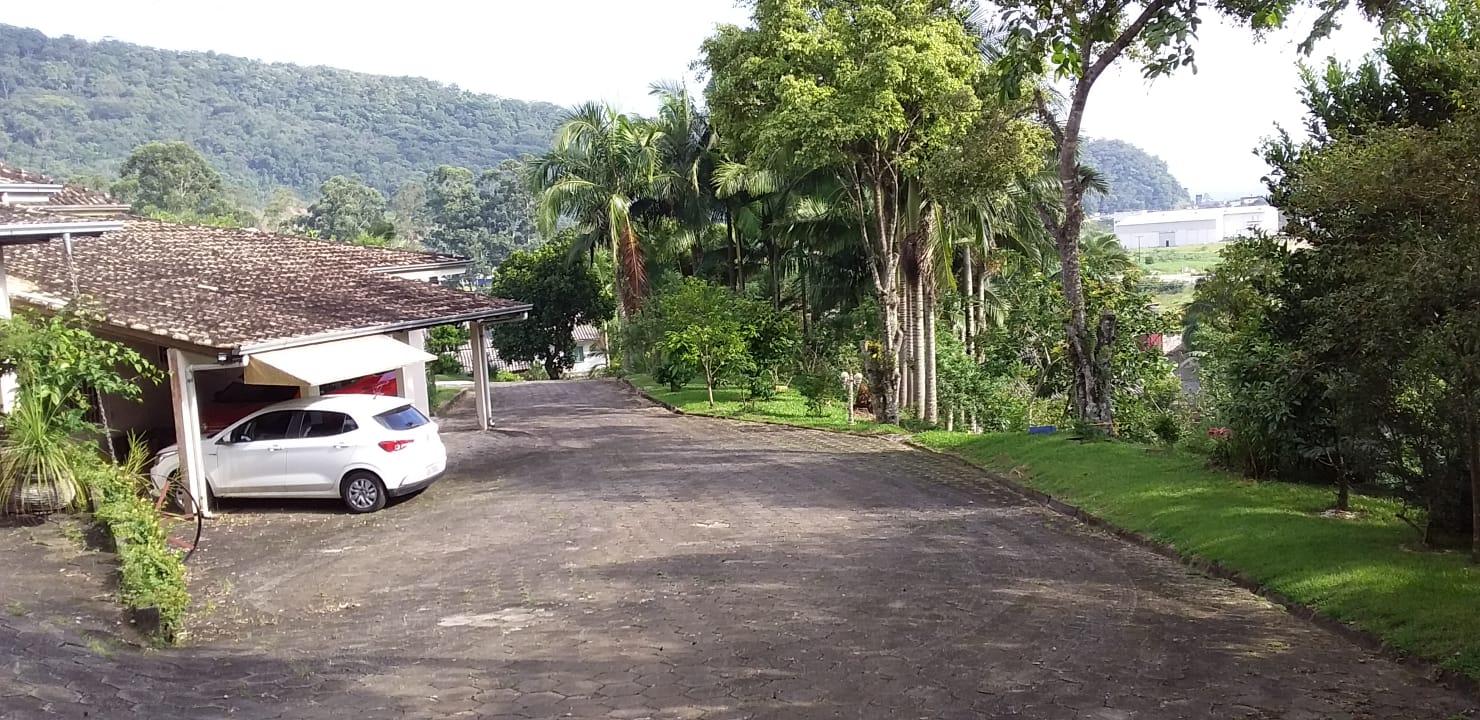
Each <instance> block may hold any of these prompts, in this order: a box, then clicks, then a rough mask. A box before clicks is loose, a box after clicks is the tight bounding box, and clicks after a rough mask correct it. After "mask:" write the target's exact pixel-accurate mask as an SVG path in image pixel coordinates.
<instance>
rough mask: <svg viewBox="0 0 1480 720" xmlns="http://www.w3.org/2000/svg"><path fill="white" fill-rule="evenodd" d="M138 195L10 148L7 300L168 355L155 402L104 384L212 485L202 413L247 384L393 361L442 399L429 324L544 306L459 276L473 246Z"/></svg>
mask: <svg viewBox="0 0 1480 720" xmlns="http://www.w3.org/2000/svg"><path fill="white" fill-rule="evenodd" d="M126 209H127V208H126V206H123V205H120V204H118V203H117V202H115V201H114V200H113V199H112V198H110V197H108V196H107V195H106V194H103V193H97V192H94V191H90V190H87V189H85V188H80V187H75V186H69V185H67V184H65V183H60V182H56V181H54V180H52V179H51V178H47V177H45V176H42V175H38V174H35V173H30V172H26V171H23V170H20V169H17V168H13V167H11V166H7V165H4V164H0V316H5V315H9V312H10V306H11V305H12V304H13V305H15V306H17V307H23V308H30V309H33V310H36V311H40V312H54V311H56V310H59V309H61V308H63V307H66V306H69V305H74V306H75V307H77V308H79V309H80V310H81V312H83V314H84V315H85V316H86V317H89V318H90V319H92V321H93V329H94V331H95V332H97V333H98V334H100V335H104V336H107V337H109V338H111V339H116V340H119V341H121V342H124V343H126V344H128V345H130V346H131V347H133V348H134V349H136V350H138V351H139V352H141V353H142V354H143V355H144V356H145V357H148V358H151V359H153V360H154V361H155V362H156V363H157V364H158V365H159V366H160V367H161V368H162V369H164V370H165V371H166V372H167V373H168V375H169V380H170V382H169V383H168V384H165V385H162V386H159V387H154V386H145V387H144V388H143V390H144V393H143V401H142V402H140V403H123V402H115V401H113V400H110V399H107V398H105V399H104V401H103V405H104V409H105V410H106V411H107V412H106V414H107V415H108V417H109V420H110V425H111V426H112V430H113V431H114V432H115V433H117V434H118V435H120V436H121V435H123V434H124V433H128V432H136V433H141V434H143V435H145V436H146V437H154V438H158V439H159V443H158V444H168V443H171V442H173V443H178V444H179V445H180V447H181V449H182V457H183V458H184V463H182V465H183V467H185V468H186V474H187V477H188V478H189V479H190V482H191V483H192V485H195V484H197V483H200V486H199V487H198V488H196V489H197V490H199V492H197V493H196V497H197V498H199V497H204V485H203V483H204V472H203V466H202V465H200V457H201V447H200V445H201V443H200V438H201V434H202V431H203V429H205V425H206V424H207V423H205V422H204V420H203V418H208V417H209V416H210V415H211V414H212V412H213V411H214V410H219V409H220V407H219V405H220V404H221V403H229V402H232V401H234V399H235V398H239V397H241V396H242V395H243V388H252V387H264V386H269V387H279V388H282V387H283V386H287V387H288V388H292V389H293V390H296V392H297V393H298V394H300V395H314V394H318V393H320V392H324V391H326V390H327V389H332V388H333V387H335V386H337V385H340V384H343V383H346V382H354V381H356V380H359V379H363V378H372V379H373V378H375V377H378V376H384V377H387V378H393V380H394V382H389V381H386V382H384V383H382V384H381V385H377V386H378V387H381V386H383V387H395V388H396V390H395V392H397V393H398V394H400V395H403V396H404V397H406V398H407V400H408V401H409V402H410V403H412V404H414V405H416V406H418V407H419V408H420V409H421V410H423V411H424V412H428V413H429V412H430V410H431V408H430V407H429V402H428V394H429V393H428V388H427V380H426V372H425V363H426V362H427V361H429V360H432V359H433V356H432V355H429V354H428V353H426V352H425V351H424V349H423V346H424V340H425V333H426V331H427V330H428V329H429V328H432V327H436V326H439V325H449V324H467V325H468V327H469V328H470V330H471V334H472V336H473V337H474V338H475V339H476V342H474V343H472V345H473V346H474V347H476V348H483V347H486V343H485V342H483V338H484V337H485V332H484V328H485V327H486V326H488V325H489V324H493V323H500V322H509V321H516V320H520V319H523V318H524V317H526V316H527V313H528V311H529V309H530V308H529V306H528V305H527V304H523V303H519V302H514V301H510V300H503V299H500V298H494V297H489V296H487V295H483V294H480V293H474V292H467V291H464V290H460V289H458V288H456V287H453V286H452V284H451V283H449V282H447V281H448V280H449V279H451V278H456V277H458V276H460V275H462V274H463V273H465V272H467V270H468V268H469V266H470V262H469V261H468V260H467V259H466V258H460V257H452V256H448V255H439V254H435V253H424V252H415V251H409V250H397V249H387V248H369V247H360V246H354V245H346V244H340V243H333V242H327V241H323V240H318V239H313V238H306V237H301V236H296V235H290V234H283V233H270V232H261V231H256V230H251V229H234V228H217V227H202V226H194V225H186V224H180V223H170V222H163V221H159V220H151V219H146V218H140V217H134V216H129V215H127V214H126V213H125V211H126ZM487 365H488V362H487V358H486V357H480V358H478V359H477V362H475V363H474V374H475V385H476V388H477V392H476V393H475V397H476V399H477V401H478V403H477V404H478V410H479V412H478V414H479V418H480V421H481V423H482V424H483V426H484V428H485V429H486V428H487V425H488V420H489V417H488V416H489V396H488V383H487V369H486V368H487ZM290 392H292V390H290ZM246 394H247V395H250V392H247V393H246ZM279 394H280V393H279ZM4 395H5V392H3V388H0V397H3V396H4ZM228 396H229V397H228ZM222 398H226V399H222Z"/></svg>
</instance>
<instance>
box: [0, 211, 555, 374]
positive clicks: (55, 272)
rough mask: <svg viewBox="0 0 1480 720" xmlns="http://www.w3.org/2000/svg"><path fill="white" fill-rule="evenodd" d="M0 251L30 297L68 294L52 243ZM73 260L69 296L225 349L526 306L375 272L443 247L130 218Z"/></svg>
mask: <svg viewBox="0 0 1480 720" xmlns="http://www.w3.org/2000/svg"><path fill="white" fill-rule="evenodd" d="M6 256H7V260H8V266H9V271H10V274H11V275H14V276H16V277H17V278H20V279H23V280H25V281H28V282H29V283H30V284H32V285H34V286H35V292H36V293H37V294H39V295H41V296H44V297H46V298H52V299H61V298H67V297H70V296H71V283H70V281H69V279H68V271H67V266H66V259H65V257H64V253H63V250H62V248H61V246H60V244H58V243H50V244H46V245H31V246H24V247H20V248H16V249H13V250H10V251H7V255H6ZM74 258H75V266H76V269H77V284H78V288H79V290H80V291H81V294H82V295H83V296H84V297H85V298H86V299H87V300H88V301H89V302H91V303H93V304H95V305H96V306H97V310H98V311H99V312H100V313H101V314H102V315H103V316H104V317H105V318H106V319H107V321H108V322H110V323H113V324H115V325H119V326H122V327H127V328H132V329H135V330H140V331H144V332H147V333H150V334H154V335H159V336H162V337H167V338H174V339H176V340H181V341H185V342H188V343H190V344H194V345H199V346H203V347H207V348H212V349H217V350H222V351H228V352H238V351H241V350H243V349H249V348H251V347H252V346H254V345H261V344H265V343H270V342H274V341H282V340H290V339H294V338H302V337H307V336H313V335H320V334H326V333H336V332H352V331H359V330H373V329H374V328H378V327H386V326H391V325H401V324H414V323H418V322H427V321H434V320H438V319H444V318H451V317H458V316H469V315H485V316H490V315H494V314H498V313H515V312H519V311H520V310H522V309H524V308H526V307H527V305H525V304H524V303H519V302H515V301H511V300H503V299H499V298H492V297H488V296H485V295H480V294H476V293H470V292H464V291H461V290H455V289H452V288H446V287H441V286H438V285H435V284H432V283H429V282H418V281H413V280H406V279H402V278H398V277H394V276H391V275H387V274H385V272H383V270H384V269H385V268H388V267H406V266H413V265H426V264H435V263H440V262H452V261H457V260H459V259H458V258H454V257H451V256H446V255H435V254H431V253H420V252H412V251H406V250H389V249H381V248H365V247H357V246H353V245H341V244H337V243H330V242H325V241H321V240H314V239H311V238H303V237H298V236H293V235H282V234H276V233H265V232H256V231H251V230H239V229H225V228H211V227H198V226H190V225H179V224H174V223H165V222H160V221H155V220H144V219H138V218H133V219H129V220H128V221H127V223H126V225H125V226H124V229H122V230H119V231H115V232H109V233H106V234H104V235H102V236H101V237H98V238H93V239H87V240H81V241H78V242H76V243H74ZM21 299H22V300H25V299H26V297H25V296H22V297H21Z"/></svg>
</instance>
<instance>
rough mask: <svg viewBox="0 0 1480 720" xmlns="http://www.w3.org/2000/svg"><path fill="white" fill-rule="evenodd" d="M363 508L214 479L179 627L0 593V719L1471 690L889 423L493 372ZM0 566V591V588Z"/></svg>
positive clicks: (1358, 710) (1234, 702)
mask: <svg viewBox="0 0 1480 720" xmlns="http://www.w3.org/2000/svg"><path fill="white" fill-rule="evenodd" d="M496 405H497V406H498V408H499V412H500V415H501V423H500V429H499V430H498V431H496V432H494V433H492V434H490V435H481V434H478V433H473V432H468V431H464V430H459V429H457V427H456V426H457V424H458V423H459V422H460V423H466V422H467V421H466V418H464V419H462V420H460V421H459V420H455V421H454V423H453V427H450V428H449V432H448V434H447V438H448V443H449V446H450V447H451V448H452V451H453V454H454V465H453V469H452V472H451V474H450V476H449V477H448V478H447V479H446V480H445V481H444V482H442V483H440V484H438V485H436V486H434V487H433V488H432V489H431V490H430V491H428V492H427V493H425V494H423V495H422V496H420V497H417V498H413V499H410V500H408V501H406V502H402V503H400V504H397V505H394V506H392V507H391V508H389V509H387V510H386V511H384V512H381V513H379V514H376V515H372V516H368V517H354V516H349V515H344V514H341V513H339V512H338V511H337V509H335V508H334V507H332V506H330V505H323V504H303V505H288V506H285V505H281V504H256V503H253V504H235V505H229V506H228V510H229V511H230V512H229V513H228V514H226V515H225V516H224V517H223V519H221V520H218V521H217V522H215V523H214V524H213V526H212V528H211V531H210V534H209V535H208V537H207V539H206V543H207V545H206V546H205V547H206V549H205V550H204V552H203V553H202V555H201V560H200V562H199V564H198V565H197V566H196V567H195V568H194V569H193V571H192V572H193V578H192V581H193V587H194V588H195V590H196V592H197V595H198V596H202V597H200V600H201V603H200V604H201V606H202V607H201V609H200V611H199V614H198V617H197V618H196V619H195V625H194V627H195V631H194V632H195V634H194V636H193V637H192V639H191V642H190V644H189V645H188V646H187V647H186V648H184V649H180V650H170V651H161V652H146V653H140V652H134V651H117V652H111V653H105V652H98V651H97V650H96V648H94V649H89V648H88V647H87V646H86V645H85V644H84V643H80V642H78V641H77V639H76V637H75V636H74V635H75V633H71V632H70V631H67V630H58V629H56V628H55V627H53V626H47V625H43V624H39V623H36V622H33V621H31V620H30V619H29V618H27V617H14V616H0V662H3V663H4V665H5V667H6V672H4V673H3V674H0V716H4V717H6V718H12V717H13V718H30V717H39V716H62V717H84V713H88V715H86V716H87V717H95V718H96V717H101V718H115V717H126V716H132V717H148V718H156V719H159V718H176V717H182V718H183V717H190V718H196V717H211V718H214V717H231V718H268V717H284V718H320V717H322V718H329V717H334V718H358V719H369V718H385V717H396V718H400V717H415V718H421V717H428V718H430V717H528V718H546V717H582V718H605V717H615V718H643V717H653V718H699V717H704V718H744V717H757V718H759V717H765V718H824V717H827V718H830V717H845V718H896V717H898V718H978V717H1028V718H1245V717H1247V718H1369V717H1370V718H1445V717H1449V716H1451V715H1452V714H1454V713H1458V712H1462V711H1464V710H1466V709H1467V708H1468V707H1469V705H1470V703H1469V702H1467V701H1466V700H1465V699H1464V698H1462V697H1460V696H1457V695H1454V694H1451V693H1449V692H1447V691H1445V690H1443V689H1440V688H1438V687H1437V686H1435V685H1432V684H1430V683H1428V682H1427V681H1425V680H1423V679H1421V678H1419V677H1417V676H1416V675H1414V674H1412V673H1410V672H1409V671H1408V670H1407V669H1405V668H1403V667H1401V666H1398V665H1395V664H1393V663H1390V662H1388V661H1386V660H1382V659H1379V658H1375V657H1371V656H1369V655H1367V654H1365V653H1364V652H1362V651H1360V650H1358V649H1356V648H1355V647H1353V646H1351V645H1349V644H1348V643H1346V642H1345V641H1343V640H1341V639H1339V638H1337V637H1334V636H1332V635H1330V634H1328V633H1327V632H1325V631H1322V630H1319V629H1316V628H1314V627H1313V626H1311V625H1309V624H1307V623H1305V622H1302V621H1298V620H1296V619H1294V618H1291V617H1290V616H1288V615H1286V614H1285V613H1283V612H1281V611H1280V610H1278V609H1275V608H1274V607H1272V606H1270V605H1268V604H1267V603H1265V602H1263V601H1261V600H1259V599H1257V598H1256V597H1254V596H1251V595H1249V594H1248V593H1245V592H1243V591H1240V590H1237V589H1235V588H1232V587H1231V586H1228V585H1226V584H1224V583H1221V582H1217V581H1213V580H1209V579H1205V578H1203V577H1200V576H1196V575H1191V574H1189V573H1188V572H1186V571H1185V570H1184V569H1183V568H1181V567H1180V566H1178V565H1176V564H1174V563H1171V562H1168V561H1166V560H1164V559H1162V558H1159V557H1157V556H1154V555H1152V554H1150V553H1148V552H1145V551H1142V550H1140V549H1137V548H1134V547H1131V546H1128V545H1126V544H1124V543H1123V542H1120V541H1118V540H1116V539H1113V538H1110V537H1108V536H1104V535H1100V534H1098V533H1095V532H1092V531H1089V530H1086V529H1083V528H1081V527H1079V526H1077V525H1074V524H1072V523H1070V522H1068V521H1066V520H1064V519H1062V518H1060V517H1059V516H1057V515H1053V514H1050V513H1048V512H1045V511H1043V510H1040V509H1038V508H1036V507H1033V506H1030V505H1028V504H1026V503H1024V502H1023V501H1022V500H1021V499H1019V498H1018V497H1017V496H1015V495H1012V494H1010V493H1007V492H1005V491H1003V490H1001V489H998V488H996V487H994V486H993V485H991V484H990V483H989V482H986V481H984V480H983V478H982V477H981V476H980V475H978V474H977V473H976V472H974V471H972V470H970V469H968V468H965V467H963V466H961V465H958V464H957V463H955V462H952V461H949V460H947V459H944V458H939V457H935V456H931V455H928V454H924V453H920V452H916V451H912V450H908V449H906V448H903V447H901V446H899V445H898V444H896V443H894V442H892V441H888V440H872V439H863V438H854V437H847V436H840V435H830V434H822V433H815V432H809V431H799V430H790V429H784V428H773V427H766V426H757V425H746V424H739V423H731V422H725V421H719V420H709V419H701V418H681V417H676V416H673V415H670V414H668V413H666V412H664V411H661V410H658V409H656V408H652V407H649V406H647V405H645V404H644V403H641V402H640V401H638V400H636V399H635V398H634V397H633V396H632V395H631V394H630V393H629V392H628V391H626V390H625V389H624V388H623V387H621V386H619V385H616V384H614V383H608V382H581V383H528V384H519V385H508V386H501V387H500V388H499V389H498V391H497V395H496ZM3 592H4V591H3V590H0V600H3V599H4V597H3Z"/></svg>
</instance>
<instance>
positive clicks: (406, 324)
mask: <svg viewBox="0 0 1480 720" xmlns="http://www.w3.org/2000/svg"><path fill="white" fill-rule="evenodd" d="M533 308H534V306H533V305H529V304H524V305H514V306H512V307H507V308H502V309H498V310H494V309H488V310H479V311H477V312H470V313H462V314H459V315H448V316H445V317H436V318H427V319H425V320H406V321H403V322H397V323H389V324H386V325H373V326H370V327H361V328H352V329H349V330H334V331H331V332H326V333H319V334H317V335H304V336H301V337H295V338H283V339H280V340H268V341H265V342H260V343H256V344H253V345H242V346H240V347H238V348H237V349H236V352H234V353H231V354H232V355H251V354H254V353H261V352H267V351H269V350H284V349H287V348H292V347H298V346H300V345H317V344H319V343H323V342H331V341H333V340H347V339H349V338H355V337H362V336H365V335H381V334H384V333H391V332H400V331H403V330H420V329H422V328H429V327H436V326H438V325H453V324H456V323H462V322H469V321H472V320H494V319H497V320H498V322H500V323H505V322H518V321H520V320H524V319H526V318H528V317H529V311H530V310H532V309H533ZM514 316H517V317H514Z"/></svg>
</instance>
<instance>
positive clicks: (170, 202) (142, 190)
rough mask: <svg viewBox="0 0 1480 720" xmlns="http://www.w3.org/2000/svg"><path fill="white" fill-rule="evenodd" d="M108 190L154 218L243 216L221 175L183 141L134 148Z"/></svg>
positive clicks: (229, 220) (227, 220) (224, 218)
mask: <svg viewBox="0 0 1480 720" xmlns="http://www.w3.org/2000/svg"><path fill="white" fill-rule="evenodd" d="M110 190H111V191H112V192H113V193H114V194H115V195H117V196H118V198H119V199H121V200H123V201H125V202H127V203H129V204H130V205H131V206H132V207H133V209H134V211H135V212H138V213H142V214H145V215H151V216H155V217H164V218H168V219H175V220H182V221H205V222H213V221H214V222H224V223H227V224H231V223H233V221H235V220H237V219H238V216H240V215H243V213H241V211H240V210H238V209H237V208H236V207H235V206H234V204H233V203H232V201H231V199H230V198H229V197H228V195H227V192H226V188H225V186H224V184H223V183H222V181H221V174H220V173H218V172H216V168H214V167H211V164H210V163H209V162H207V161H206V159H205V158H204V157H202V156H201V154H200V152H198V151H197V150H196V149H195V148H193V147H191V146H190V145H189V144H187V143H183V142H152V143H146V144H144V145H140V146H139V147H137V148H134V151H133V152H132V153H129V156H128V159H127V160H125V161H124V162H123V165H122V167H120V168H119V171H118V180H117V181H116V182H114V183H113V185H112V187H111V188H110ZM242 219H244V218H242Z"/></svg>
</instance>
